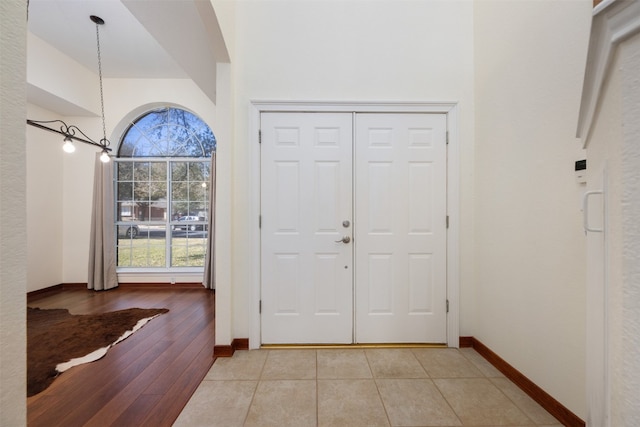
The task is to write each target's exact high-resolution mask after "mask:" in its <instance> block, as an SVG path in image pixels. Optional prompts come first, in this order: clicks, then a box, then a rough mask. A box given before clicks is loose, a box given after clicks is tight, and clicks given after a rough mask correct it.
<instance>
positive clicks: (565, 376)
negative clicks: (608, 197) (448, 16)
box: [472, 0, 592, 418]
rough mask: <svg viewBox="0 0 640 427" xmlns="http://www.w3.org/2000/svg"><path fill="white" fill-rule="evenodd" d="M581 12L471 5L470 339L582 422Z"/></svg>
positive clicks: (579, 5)
mask: <svg viewBox="0 0 640 427" xmlns="http://www.w3.org/2000/svg"><path fill="white" fill-rule="evenodd" d="M591 7H592V3H591V2H590V1H588V0H584V1H582V0H580V1H556V2H548V1H544V2H541V1H528V0H527V1H517V2H504V1H488V0H486V1H480V2H476V3H475V34H474V37H475V54H476V57H475V67H476V69H475V77H476V82H475V88H476V122H475V123H476V127H475V137H476V157H475V160H476V163H475V172H476V176H475V193H474V198H475V222H474V225H475V231H476V234H475V262H476V264H475V272H476V277H475V297H476V309H475V321H474V326H473V329H472V334H473V335H474V336H475V337H476V338H478V339H479V340H480V341H482V342H483V343H484V344H486V345H487V346H488V347H489V348H491V349H492V350H493V351H495V352H496V353H497V354H498V355H500V356H501V357H502V358H503V359H505V360H506V361H507V362H509V363H510V364H511V365H513V366H514V367H515V368H516V369H518V370H520V371H521V372H522V373H523V374H524V375H526V376H527V377H528V378H529V379H531V380H532V381H533V382H535V383H536V384H537V385H539V386H540V387H542V388H543V389H544V390H545V391H547V392H548V393H549V394H551V395H552V396H553V397H554V398H556V399H557V400H559V401H560V402H561V403H562V404H564V405H565V406H567V407H568V408H569V409H570V410H572V411H573V412H575V413H576V414H577V415H578V416H581V417H583V418H584V415H585V285H584V284H585V270H586V268H585V238H584V233H583V231H582V229H581V215H580V205H579V198H580V195H581V193H582V191H584V186H582V185H579V184H577V183H576V182H575V175H574V170H573V169H574V161H576V160H579V159H581V158H584V153H583V152H582V149H581V147H580V144H579V143H578V142H577V140H576V139H575V128H576V123H577V115H578V108H579V105H580V94H581V86H582V77H583V73H584V64H585V58H586V49H587V44H588V37H589V25H590V12H591Z"/></svg>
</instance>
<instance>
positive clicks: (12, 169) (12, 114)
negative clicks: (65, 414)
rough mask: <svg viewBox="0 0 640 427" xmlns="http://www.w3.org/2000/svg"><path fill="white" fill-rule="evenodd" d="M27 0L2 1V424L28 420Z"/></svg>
mask: <svg viewBox="0 0 640 427" xmlns="http://www.w3.org/2000/svg"><path fill="white" fill-rule="evenodd" d="M25 13H26V5H25V4H24V3H23V2H17V1H12V2H0V28H1V29H2V30H1V31H0V95H1V96H0V123H1V124H2V125H1V127H0V325H1V327H0V425H3V426H23V425H26V424H27V410H26V409H27V408H26V397H25V396H26V383H25V380H24V379H25V378H26V374H27V373H26V355H25V348H26V321H25V319H26V296H25V295H26V282H27V275H26V264H27V241H26V237H25V229H26V226H27V221H26V203H27V202H26V196H25V190H26V172H25V166H26V161H25V154H26V147H25V126H26V125H25V119H26V116H27V114H26V110H27V108H26V100H25V79H26V31H27V29H26V21H25Z"/></svg>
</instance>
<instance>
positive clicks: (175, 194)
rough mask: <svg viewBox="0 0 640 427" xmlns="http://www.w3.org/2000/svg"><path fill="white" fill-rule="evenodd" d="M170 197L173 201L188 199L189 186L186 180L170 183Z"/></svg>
mask: <svg viewBox="0 0 640 427" xmlns="http://www.w3.org/2000/svg"><path fill="white" fill-rule="evenodd" d="M171 198H172V200H173V201H174V202H176V201H180V202H182V201H186V200H189V186H188V185H187V183H186V182H175V181H174V182H172V183H171Z"/></svg>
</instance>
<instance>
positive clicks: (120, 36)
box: [28, 0, 229, 102]
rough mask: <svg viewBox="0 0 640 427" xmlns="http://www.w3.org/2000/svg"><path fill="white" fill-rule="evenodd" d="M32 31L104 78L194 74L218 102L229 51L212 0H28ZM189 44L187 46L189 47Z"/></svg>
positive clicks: (166, 76) (197, 80)
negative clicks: (219, 67) (219, 72)
mask: <svg viewBox="0 0 640 427" xmlns="http://www.w3.org/2000/svg"><path fill="white" fill-rule="evenodd" d="M28 4H29V11H28V13H29V18H28V29H29V31H30V32H31V33H32V34H34V35H36V36H37V37H39V38H40V39H42V40H44V41H45V42H46V43H48V44H49V45H51V46H53V47H54V48H56V49H57V50H59V51H60V52H62V53H64V54H65V55H67V56H69V57H70V58H73V59H74V60H75V61H77V62H78V63H80V64H82V65H83V66H85V67H86V68H88V69H89V70H92V71H94V72H96V73H97V70H98V57H97V40H96V24H94V23H93V22H92V21H91V20H90V19H89V16H90V15H97V16H99V17H101V18H102V19H103V20H104V21H105V24H104V25H101V26H99V31H100V50H101V57H102V72H103V76H104V77H105V78H191V79H192V80H194V82H195V83H196V84H197V85H198V86H200V88H201V89H202V90H203V92H205V94H207V95H208V96H209V97H210V98H211V99H212V100H213V101H214V102H215V75H216V63H217V62H228V60H229V58H228V53H227V51H226V46H225V44H224V39H223V37H222V33H221V31H220V28H219V26H218V21H217V18H216V16H215V12H214V10H213V7H212V5H211V2H210V0H162V1H158V0H156V1H153V2H152V1H150V0H29V3H28ZM185 46H188V49H185Z"/></svg>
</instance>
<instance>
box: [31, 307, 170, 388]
mask: <svg viewBox="0 0 640 427" xmlns="http://www.w3.org/2000/svg"><path fill="white" fill-rule="evenodd" d="M168 311H169V310H168V309H166V308H151V309H142V308H129V309H126V310H118V311H112V312H110V313H101V314H83V315H73V314H70V313H69V311H68V310H66V309H52V310H41V309H39V308H31V307H27V396H33V395H35V394H38V393H40V392H41V391H43V390H44V389H46V388H47V387H49V385H50V384H51V383H52V382H53V380H54V379H55V378H56V377H57V376H58V375H59V374H60V373H62V372H64V371H66V370H67V369H69V368H71V367H72V366H76V365H79V364H81V363H88V362H93V361H95V360H98V359H100V358H101V357H102V356H104V355H105V354H106V353H107V350H109V348H110V347H112V346H113V345H115V344H117V343H119V342H120V341H122V340H124V339H125V338H127V337H129V336H130V335H131V334H133V333H134V332H135V331H136V330H138V329H140V328H141V327H142V326H144V325H145V324H146V323H147V322H148V321H149V320H151V319H153V318H154V317H156V316H159V315H161V314H162V313H166V312H168Z"/></svg>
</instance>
